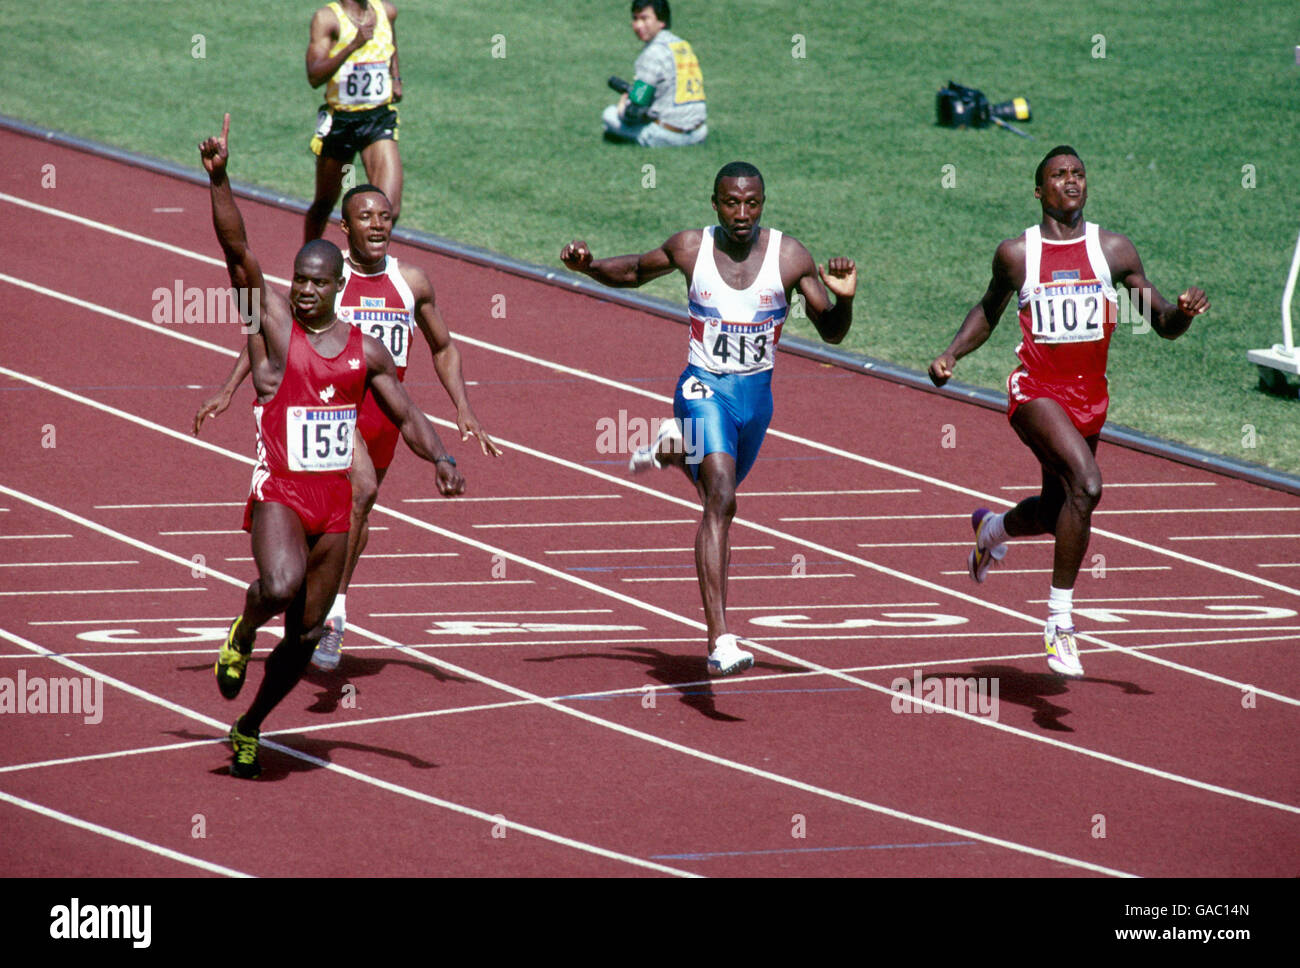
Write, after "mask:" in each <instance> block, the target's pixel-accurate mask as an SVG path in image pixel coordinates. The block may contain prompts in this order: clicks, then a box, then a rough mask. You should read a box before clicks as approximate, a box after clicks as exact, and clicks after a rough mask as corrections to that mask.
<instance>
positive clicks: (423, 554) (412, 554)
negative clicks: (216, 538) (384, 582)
mask: <svg viewBox="0 0 1300 968" xmlns="http://www.w3.org/2000/svg"><path fill="white" fill-rule="evenodd" d="M459 557H460V552H459V551H403V552H389V553H383V552H378V551H367V552H366V560H367V561H369V560H370V559H371V558H459ZM252 560H253V557H252V556H251V555H246V556H244V557H234V558H227V559H226V561H252Z"/></svg>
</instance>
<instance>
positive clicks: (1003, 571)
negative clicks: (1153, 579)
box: [939, 565, 1174, 575]
mask: <svg viewBox="0 0 1300 968" xmlns="http://www.w3.org/2000/svg"><path fill="white" fill-rule="evenodd" d="M1088 570H1089V569H1087V568H1080V569H1079V574H1080V575H1082V574H1083V573H1084V572H1086V571H1088ZM1173 570H1174V566H1173V565H1107V566H1106V571H1108V572H1111V571H1173ZM1051 573H1052V569H1051V568H994V569H991V570H990V571H989V574H990V575H993V574H998V575H1050V574H1051ZM939 574H941V575H969V574H970V571H968V570H967V569H965V568H958V569H957V570H956V571H941V572H939Z"/></svg>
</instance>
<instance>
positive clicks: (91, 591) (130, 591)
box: [0, 587, 207, 595]
mask: <svg viewBox="0 0 1300 968" xmlns="http://www.w3.org/2000/svg"><path fill="white" fill-rule="evenodd" d="M206 591H207V588H206V587H199V588H70V589H46V590H42V591H35V592H0V595H144V594H153V593H155V592H206Z"/></svg>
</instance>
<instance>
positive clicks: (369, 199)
mask: <svg viewBox="0 0 1300 968" xmlns="http://www.w3.org/2000/svg"><path fill="white" fill-rule="evenodd" d="M392 231H393V217H392V206H391V205H390V204H389V201H388V197H387V196H386V195H385V194H384V193H383V192H382V191H380V190H379V189H378V188H376V187H375V186H374V185H357V186H356V187H355V188H352V189H350V190H349V191H348V192H347V194H346V195H344V196H343V232H344V234H345V236H346V237H347V243H348V247H347V253H346V255H345V257H344V260H343V287H342V288H341V289H340V290H339V294H338V296H337V298H336V299H335V303H334V305H335V310H336V311H337V312H338V315H339V318H340V319H342V320H344V321H345V322H348V323H351V324H352V325H353V326H355V327H357V328H359V329H360V330H361V331H362V332H363V333H366V334H367V335H370V336H373V337H375V338H376V339H377V340H379V342H381V343H383V344H384V347H385V348H386V349H387V350H388V351H389V353H390V354H391V355H392V357H393V362H394V364H396V366H397V378H398V379H399V380H403V381H404V380H405V379H406V367H407V363H408V361H409V358H410V352H411V345H412V342H413V341H414V339H415V333H416V331H417V329H418V331H419V332H420V333H421V334H422V335H423V337H424V342H425V343H426V344H427V345H428V347H429V352H430V353H431V354H432V355H433V368H434V371H435V372H436V373H437V374H438V380H439V381H440V382H441V383H442V386H443V389H445V390H446V391H447V396H448V397H450V398H451V402H452V403H453V404H454V405H455V407H456V426H457V429H459V430H460V439H461V440H462V441H464V440H467V439H469V438H470V437H474V438H475V439H477V440H478V442H479V446H480V447H482V449H483V453H484V454H485V455H488V454H490V455H491V456H493V457H500V456H501V448H500V447H498V446H497V445H496V444H495V443H494V442H493V440H492V438H491V437H489V436H488V435H487V433H486V431H484V430H483V427H482V426H481V425H480V424H479V421H478V418H477V417H476V416H474V411H473V409H472V408H471V407H470V405H469V396H468V394H467V392H466V390H465V380H464V377H463V376H462V375H461V365H460V351H459V350H458V349H457V348H456V344H455V343H454V342H453V341H452V338H451V332H450V331H449V330H448V329H447V324H446V322H444V321H443V318H442V313H441V312H440V311H439V309H438V302H437V297H436V295H435V294H434V290H433V283H432V282H431V281H430V280H429V277H428V276H427V275H426V274H425V272H424V270H423V269H421V268H420V267H419V266H416V265H413V264H411V263H409V262H402V263H400V264H399V263H398V261H397V259H395V258H393V257H392V256H390V255H389V254H388V246H389V242H390V241H391V237H392ZM248 371H249V365H248V352H247V350H245V351H244V352H242V353H240V355H239V359H238V360H237V361H236V362H235V366H234V368H233V369H232V370H231V371H230V375H229V376H228V377H226V382H225V384H224V385H223V386H222V388H221V389H220V390H219V391H218V392H217V393H216V394H215V395H213V396H212V397H209V398H208V399H207V400H205V401H204V402H203V404H202V405H201V406H200V407H199V410H198V412H197V413H196V414H195V415H194V433H195V434H196V435H197V434H198V433H199V430H200V429H201V428H202V426H203V421H204V420H206V419H207V418H208V417H215V416H217V415H218V414H220V413H222V412H224V411H225V409H226V408H227V407H229V406H230V400H231V397H232V396H233V395H234V393H235V390H237V389H238V388H239V385H240V384H241V383H243V381H244V378H245V377H247V376H248ZM399 436H400V433H399V431H398V428H397V425H396V424H395V423H393V422H392V421H391V420H389V419H388V418H387V417H386V416H385V415H384V413H383V411H382V409H381V408H380V407H379V405H378V404H377V403H376V402H375V398H374V394H373V393H367V394H366V399H365V401H364V402H363V403H362V405H361V413H360V416H359V418H358V421H357V438H356V441H355V443H354V446H353V451H352V470H351V472H350V474H349V477H350V478H351V481H352V521H351V525H350V527H349V529H348V559H347V563H346V564H345V565H344V566H343V579H342V583H341V584H340V586H339V591H338V594H337V595H335V596H334V603H333V604H332V605H331V606H330V609H329V615H328V617H327V618H326V620H325V635H324V637H323V638H322V639H321V640H320V644H319V645H317V646H316V651H315V653H313V655H312V657H311V661H312V665H314V666H316V667H317V668H320V669H326V670H329V669H334V668H337V666H338V664H339V660H340V658H341V654H342V647H343V633H344V630H345V628H346V625H347V591H348V586H349V585H350V584H351V583H352V576H353V574H354V573H355V571H356V567H357V561H358V560H359V559H360V558H361V553H362V552H363V551H365V548H366V543H367V542H368V540H369V537H370V526H369V523H368V520H369V516H370V511H371V509H372V508H373V507H374V506H375V499H376V498H377V497H378V495H379V485H380V484H382V483H383V481H384V477H385V476H386V475H387V473H388V467H389V465H390V464H391V463H392V462H393V456H394V453H395V451H396V448H397V438H398V437H399Z"/></svg>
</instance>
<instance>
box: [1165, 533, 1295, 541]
mask: <svg viewBox="0 0 1300 968" xmlns="http://www.w3.org/2000/svg"><path fill="white" fill-rule="evenodd" d="M1270 538H1300V534H1184V535H1177V536H1175V537H1171V538H1169V539H1168V540H1170V541H1266V540H1268V539H1270Z"/></svg>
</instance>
